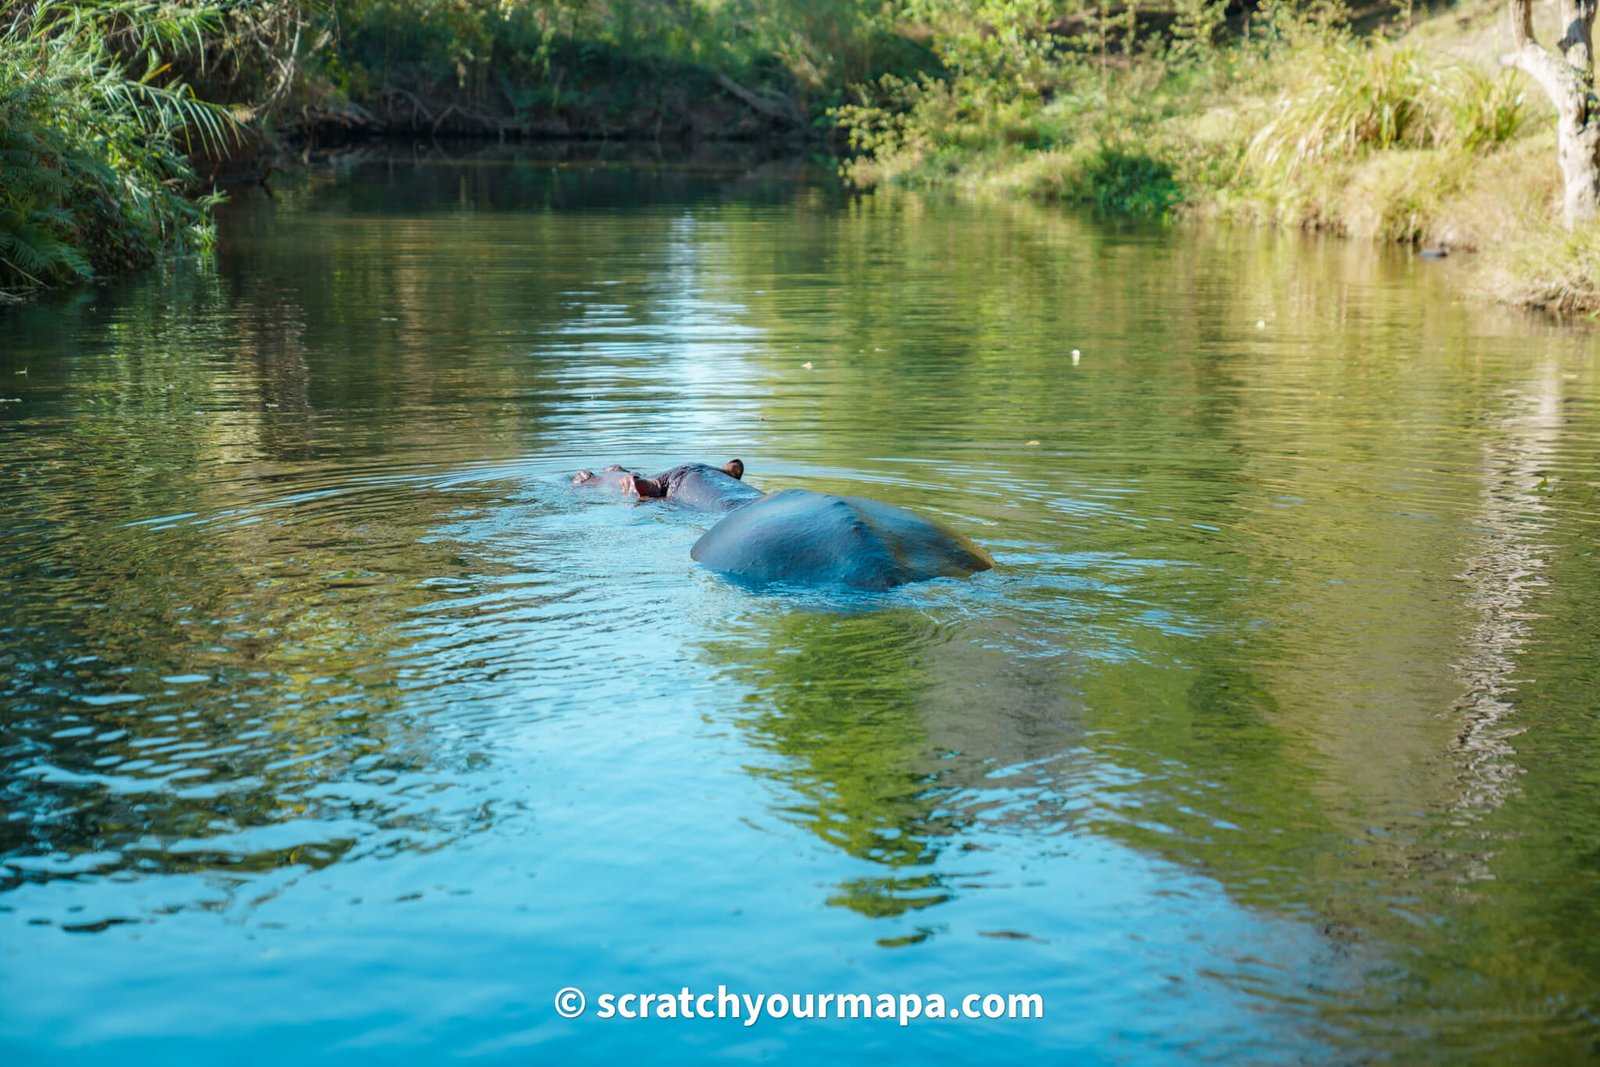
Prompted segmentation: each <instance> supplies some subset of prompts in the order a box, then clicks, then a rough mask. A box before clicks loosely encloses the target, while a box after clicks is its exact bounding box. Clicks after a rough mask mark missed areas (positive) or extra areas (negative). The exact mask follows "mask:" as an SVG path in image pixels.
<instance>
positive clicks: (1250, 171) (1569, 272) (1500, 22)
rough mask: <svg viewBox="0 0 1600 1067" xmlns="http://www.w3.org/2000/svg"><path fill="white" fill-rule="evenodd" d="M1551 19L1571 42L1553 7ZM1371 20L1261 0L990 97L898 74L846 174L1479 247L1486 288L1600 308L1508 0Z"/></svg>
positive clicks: (1516, 299) (1472, 275)
mask: <svg viewBox="0 0 1600 1067" xmlns="http://www.w3.org/2000/svg"><path fill="white" fill-rule="evenodd" d="M1543 14H1545V15H1547V16H1549V19H1548V21H1549V22H1550V23H1551V24H1550V25H1547V26H1542V27H1541V28H1542V29H1543V30H1545V39H1546V40H1553V39H1554V37H1555V36H1556V34H1555V32H1554V29H1555V27H1554V25H1553V21H1554V14H1555V12H1554V10H1553V7H1552V10H1550V11H1549V12H1544V13H1543ZM1412 23H1414V24H1412ZM1408 24H1409V25H1410V28H1409V30H1406V31H1405V32H1400V31H1401V30H1402V29H1403V28H1404V27H1405V26H1406V25H1408ZM1367 28H1368V29H1370V30H1375V31H1382V32H1378V33H1374V34H1373V35H1371V36H1366V37H1361V36H1357V35H1356V34H1355V33H1354V32H1353V31H1351V30H1350V29H1348V28H1347V27H1345V26H1341V25H1339V24H1338V22H1337V21H1322V22H1318V21H1317V20H1314V19H1306V18H1303V17H1294V16H1291V15H1288V14H1285V13H1284V12H1283V11H1281V10H1280V11H1278V12H1276V13H1273V12H1263V11H1257V12H1253V13H1252V14H1251V17H1250V19H1249V20H1248V21H1246V22H1244V23H1243V24H1242V25H1239V26H1236V27H1235V35H1236V38H1235V40H1234V42H1233V43H1231V44H1228V45H1224V46H1214V45H1211V44H1210V43H1209V41H1210V40H1211V38H1210V37H1207V42H1208V43H1207V44H1206V45H1204V46H1198V45H1192V46H1191V47H1188V48H1183V47H1181V45H1182V41H1181V38H1179V39H1178V41H1177V43H1178V45H1179V46H1180V47H1173V44H1172V42H1171V41H1169V42H1167V43H1166V44H1164V45H1160V46H1157V45H1150V46H1146V45H1143V44H1141V43H1140V42H1138V41H1137V40H1134V39H1132V38H1131V37H1129V36H1125V37H1124V38H1123V39H1122V41H1121V43H1120V45H1119V49H1120V51H1118V52H1116V53H1110V54H1107V53H1102V54H1100V55H1098V56H1088V57H1081V56H1080V57H1079V58H1078V60H1077V61H1076V62H1072V61H1068V62H1060V63H1057V64H1056V65H1055V66H1054V67H1053V68H1049V69H1046V70H1044V71H1043V72H1042V73H1040V72H1034V73H1032V75H1031V79H1032V80H1031V81H1030V80H1029V79H1028V78H1024V77H1022V76H1020V75H1015V76H1013V78H1012V81H1011V84H1010V87H1009V91H1008V92H1005V93H1003V94H1001V95H999V96H991V98H990V100H989V101H988V103H987V106H984V107H974V106H972V104H971V100H972V99H973V98H974V93H975V88H974V86H973V85H972V84H971V83H972V79H970V78H968V79H967V83H968V84H966V85H963V84H962V79H961V78H960V77H959V76H958V77H957V78H955V79H952V80H951V81H949V82H945V83H931V82H924V83H920V84H915V83H900V84H896V85H888V86H885V88H886V90H887V92H885V93H884V94H883V95H882V96H881V97H880V98H879V99H878V100H877V101H874V102H872V103H869V104H866V105H863V106H858V107H856V108H852V109H846V110H845V111H844V112H843V113H842V115H841V118H842V121H843V122H844V124H845V126H846V127H847V128H849V129H850V130H851V131H852V140H853V144H854V147H855V148H856V150H857V154H856V155H855V156H854V157H853V158H851V159H850V160H848V161H847V162H846V164H845V173H846V174H847V176H848V177H849V178H850V180H851V181H852V182H854V183H855V184H856V185H857V186H858V187H860V188H864V189H865V188H874V187H878V186H882V185H907V186H914V187H915V186H921V187H938V188H947V189H952V190H955V191H958V192H960V193H961V194H962V195H966V196H972V197H978V198H984V197H1012V196H1023V197H1029V198H1034V199H1040V200H1046V201H1052V200H1053V201H1063V202H1072V203H1080V204H1085V205H1088V206H1091V207H1093V208H1096V209H1098V210H1102V211H1106V212H1110V213H1118V214H1135V215H1152V216H1165V217H1172V218H1187V219H1195V220H1202V221H1205V220H1227V221H1244V222H1249V223H1254V224H1265V225H1272V226H1284V227H1291V228H1299V229H1306V230H1318V231H1327V232H1332V233H1336V234H1339V235H1341V236H1345V237H1349V238H1354V239H1367V240H1381V241H1396V242H1404V243H1408V244H1413V245H1416V246H1418V247H1421V248H1425V249H1428V250H1429V251H1431V252H1433V253H1434V254H1450V253H1473V255H1471V256H1470V260H1471V263H1472V266H1471V268H1470V269H1469V270H1467V271H1464V272H1462V276H1463V279H1464V281H1465V282H1466V284H1467V285H1468V286H1469V287H1470V288H1471V289H1472V291H1473V293H1474V295H1482V296H1486V297H1490V298H1493V299H1496V300H1500V301H1503V302H1507V303H1511V304H1516V305H1521V306H1526V307H1538V308H1545V309H1548V310H1551V311H1556V312H1562V313H1578V312H1589V311H1593V310H1596V309H1600V230H1596V229H1595V228H1593V227H1588V228H1583V229H1579V230H1577V231H1574V232H1571V233H1568V232H1567V231H1565V230H1564V229H1562V228H1561V227H1560V225H1559V222H1560V198H1561V189H1560V174H1559V171H1558V168H1557V162H1556V153H1555V146H1554V136H1553V128H1554V124H1555V119H1554V113H1553V111H1552V110H1551V109H1550V107H1549V105H1548V104H1547V103H1546V101H1545V99H1544V96H1543V94H1542V93H1541V92H1540V91H1539V90H1538V88H1537V86H1535V85H1534V84H1533V83H1532V82H1531V81H1530V80H1528V79H1526V78H1525V77H1524V76H1522V75H1520V74H1517V73H1514V72H1509V71H1504V70H1502V69H1501V68H1500V66H1499V63H1498V57H1499V55H1500V54H1501V53H1502V52H1504V51H1505V50H1506V49H1507V47H1508V40H1507V38H1506V31H1505V26H1504V4H1503V3H1498V2H1490V0H1483V2H1474V3H1466V4H1460V5H1455V6H1452V7H1448V8H1444V9H1441V10H1440V11H1438V12H1437V13H1436V14H1433V15H1431V16H1429V17H1426V18H1416V19H1412V18H1411V17H1410V16H1409V15H1408V14H1406V13H1403V12H1402V13H1401V14H1400V15H1399V16H1397V17H1396V19H1395V20H1393V21H1385V20H1381V19H1380V20H1377V21H1373V22H1369V23H1368V26H1367ZM1207 32H1209V31H1207ZM1385 33H1387V34H1388V35H1387V36H1386V35H1384V34H1385ZM1218 36H1219V37H1220V32H1219V33H1218Z"/></svg>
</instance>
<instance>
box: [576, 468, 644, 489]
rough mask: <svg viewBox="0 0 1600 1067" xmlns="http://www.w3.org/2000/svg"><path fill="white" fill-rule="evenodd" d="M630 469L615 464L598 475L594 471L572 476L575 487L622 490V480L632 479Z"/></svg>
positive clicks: (580, 472) (581, 472)
mask: <svg viewBox="0 0 1600 1067" xmlns="http://www.w3.org/2000/svg"><path fill="white" fill-rule="evenodd" d="M631 477H633V475H632V474H630V473H629V472H628V468H626V467H621V466H618V465H617V464H615V463H613V464H612V465H611V466H609V467H607V468H606V469H605V470H603V471H601V472H600V473H599V474H596V473H595V472H594V471H579V472H578V473H577V474H574V475H573V476H572V484H573V485H581V486H583V487H584V488H585V489H616V490H619V491H620V490H621V488H622V480H623V479H624V478H631Z"/></svg>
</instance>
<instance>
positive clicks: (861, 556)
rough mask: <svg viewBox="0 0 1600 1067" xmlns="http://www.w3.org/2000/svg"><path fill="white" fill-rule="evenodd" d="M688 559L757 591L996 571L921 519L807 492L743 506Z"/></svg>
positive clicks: (971, 548) (973, 548) (977, 551)
mask: <svg viewBox="0 0 1600 1067" xmlns="http://www.w3.org/2000/svg"><path fill="white" fill-rule="evenodd" d="M689 555H691V556H692V557H694V558H695V559H697V560H699V561H700V562H701V563H704V564H705V565H706V566H707V567H710V568H711V569H712V570H714V571H721V572H722V573H724V574H726V575H728V576H729V577H732V578H735V579H737V580H739V581H743V582H747V583H750V584H754V585H765V584H768V583H772V582H784V583H794V584H797V585H823V586H846V587H850V588H854V589H888V588H890V587H891V586H896V585H903V584H904V583H906V582H920V581H923V580H925V579H928V578H941V577H951V578H965V577H966V576H967V575H969V574H973V573H975V572H977V571H986V570H988V569H989V568H990V567H993V566H994V560H993V559H992V558H990V556H989V554H988V553H987V552H985V551H984V550H983V549H981V548H979V547H978V546H977V545H975V544H973V543H972V542H971V541H968V540H967V539H966V538H965V537H962V536H961V535H960V534H958V533H954V532H952V531H950V530H947V529H945V528H944V527H943V526H940V525H939V524H938V523H936V522H934V521H933V520H932V519H928V518H924V517H923V516H921V515H918V514H917V513H916V512H913V511H907V510H906V509H905V508H901V507H896V506H895V505H893V504H885V503H883V502H882V501H879V500H868V499H866V498H865V497H859V496H833V495H831V494H827V493H813V492H810V491H809V490H805V489H785V490H783V491H782V492H778V493H769V494H767V495H766V496H763V497H761V498H760V499H758V500H755V501H752V502H751V503H748V504H746V505H744V506H743V507H741V508H739V509H738V510H737V511H734V512H733V513H732V514H731V515H729V516H728V517H727V518H725V519H723V520H722V521H721V522H719V523H717V524H716V525H715V526H713V527H712V528H711V529H710V530H708V531H707V532H706V533H705V535H704V536H703V537H701V538H700V540H698V541H696V542H695V545H694V548H693V549H691V550H690V552H689Z"/></svg>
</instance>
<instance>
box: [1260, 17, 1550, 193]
mask: <svg viewBox="0 0 1600 1067" xmlns="http://www.w3.org/2000/svg"><path fill="white" fill-rule="evenodd" d="M1301 69H1303V70H1304V71H1305V74H1304V75H1303V76H1302V77H1300V78H1297V79H1295V81H1294V83H1293V84H1291V85H1290V86H1289V87H1288V88H1287V89H1286V90H1285V91H1284V93H1283V95H1282V97H1281V99H1280V102H1279V105H1278V108H1277V114H1276V115H1275V116H1274V117H1273V118H1272V119H1271V121H1269V122H1268V123H1267V124H1266V125H1265V126H1263V127H1262V129H1261V130H1260V132H1258V133H1257V134H1256V135H1255V137H1254V138H1253V139H1252V140H1251V142H1250V145H1249V148H1248V150H1247V152H1246V156H1245V160H1246V163H1247V165H1248V166H1249V167H1250V168H1251V169H1252V170H1253V171H1255V172H1256V173H1257V174H1258V175H1260V176H1263V177H1265V178H1268V179H1272V180H1278V181H1289V180H1293V177H1294V176H1295V175H1296V174H1297V173H1298V172H1300V171H1301V170H1302V169H1303V168H1305V167H1308V166H1314V165H1316V164H1318V163H1323V162H1327V161H1331V160H1353V159H1359V158H1361V157H1363V156H1366V155H1369V154H1371V153H1374V152H1382V151H1391V150H1397V149H1450V150H1460V151H1480V150H1485V149H1490V148H1493V147H1494V146H1496V145H1499V144H1502V143H1504V142H1505V141H1508V140H1510V139H1511V138H1512V137H1514V136H1515V135H1516V133H1517V131H1518V130H1519V129H1520V128H1521V125H1522V122H1523V119H1524V117H1525V114H1524V110H1523V101H1522V93H1521V91H1520V90H1519V89H1517V88H1516V86H1515V84H1514V83H1513V82H1512V81H1511V80H1510V77H1509V76H1508V75H1502V76H1500V77H1498V78H1491V77H1489V76H1488V75H1485V74H1483V73H1482V72H1480V71H1478V70H1476V69H1474V68H1471V67H1467V66H1464V65H1461V64H1457V63H1445V62H1443V61H1441V60H1439V59H1437V58H1435V57H1432V56H1430V55H1429V54H1427V53H1426V52H1424V51H1423V50H1422V49H1421V48H1419V47H1417V46H1415V45H1408V44H1398V43H1395V42H1391V41H1387V40H1383V39H1374V40H1371V41H1369V42H1365V43H1363V42H1357V41H1337V42H1334V43H1332V44H1329V45H1327V46H1326V47H1324V48H1322V49H1320V50H1318V51H1314V52H1312V53H1310V54H1309V55H1308V56H1306V57H1305V59H1304V60H1303V66H1302V67H1301Z"/></svg>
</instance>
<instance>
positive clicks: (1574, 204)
mask: <svg viewBox="0 0 1600 1067" xmlns="http://www.w3.org/2000/svg"><path fill="white" fill-rule="evenodd" d="M1596 2H1597V0H1561V18H1562V25H1563V26H1564V27H1565V33H1564V35H1563V36H1562V38H1561V41H1560V45H1559V47H1560V48H1561V56H1560V57H1557V56H1556V55H1555V54H1554V53H1552V52H1550V51H1548V50H1546V49H1545V48H1544V47H1543V46H1541V45H1540V44H1539V42H1538V41H1536V40H1534V37H1533V0H1511V40H1512V43H1513V44H1514V45H1515V51H1513V52H1511V53H1509V54H1507V55H1504V56H1501V57H1500V62H1501V63H1503V64H1505V65H1506V66H1508V67H1516V68H1517V69H1518V70H1521V71H1523V72H1525V73H1526V74H1528V76H1530V77H1531V78H1533V80H1534V81H1536V82H1538V83H1539V87H1540V88H1541V89H1543V90H1544V92H1545V95H1546V96H1548V97H1549V98H1550V102H1551V103H1552V104H1554V105H1555V108H1556V156H1557V158H1558V159H1559V160H1560V162H1561V178H1562V184H1563V186H1564V187H1565V196H1564V197H1563V206H1564V215H1565V218H1566V223H1567V227H1568V228H1569V229H1570V228H1571V227H1573V226H1575V225H1577V224H1578V223H1580V222H1584V221H1587V220H1589V219H1592V218H1594V217H1595V215H1596V213H1597V212H1600V100H1597V99H1596V98H1595V94H1594V91H1593V89H1592V88H1591V86H1592V83H1593V79H1594V71H1593V63H1594V19H1595V5H1596Z"/></svg>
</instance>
